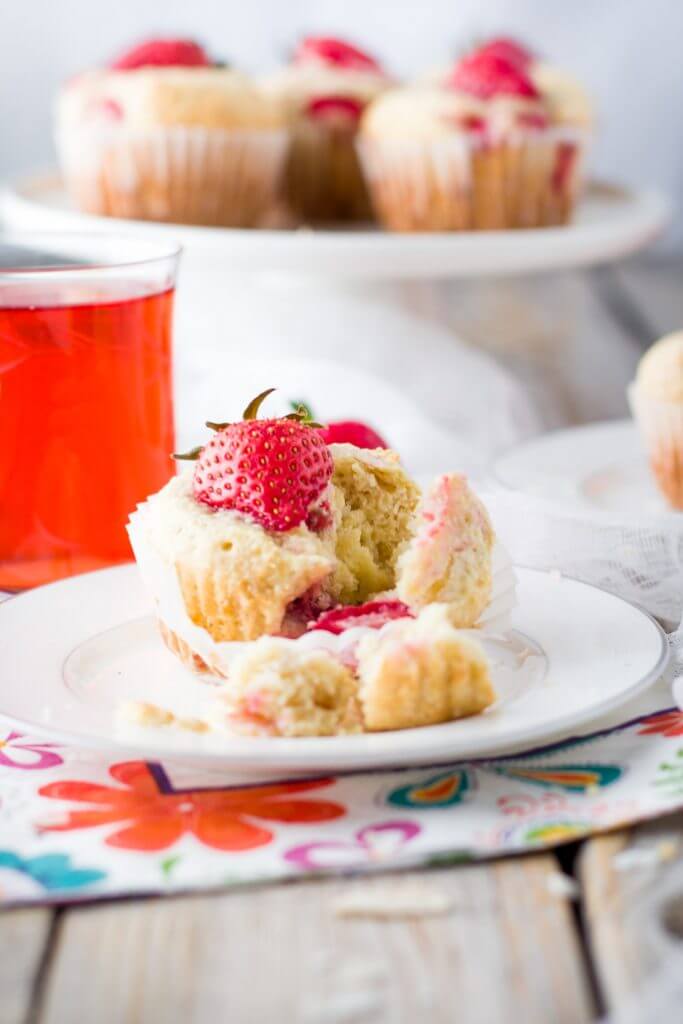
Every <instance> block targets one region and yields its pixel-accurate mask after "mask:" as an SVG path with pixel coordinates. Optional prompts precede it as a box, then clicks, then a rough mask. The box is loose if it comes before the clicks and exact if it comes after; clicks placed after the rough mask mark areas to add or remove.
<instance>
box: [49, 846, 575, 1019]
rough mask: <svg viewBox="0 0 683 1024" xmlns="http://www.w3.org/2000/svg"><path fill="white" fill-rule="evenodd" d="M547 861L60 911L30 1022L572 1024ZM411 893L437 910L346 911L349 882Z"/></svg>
mask: <svg viewBox="0 0 683 1024" xmlns="http://www.w3.org/2000/svg"><path fill="white" fill-rule="evenodd" d="M555 871H556V862H555V860H554V858H553V857H551V856H539V857H535V858H533V859H524V860H517V861H514V862H513V861H511V862H508V863H502V864H499V865H496V866H491V867H487V866H472V867H463V868H458V869H451V870H442V871H432V872H414V873H410V874H404V875H398V876H397V875H391V876H383V877H382V878H381V879H376V880H368V879H362V880H358V881H329V882H308V883H301V884H294V885H286V886H279V887H276V888H267V889H260V890H247V891H242V892H236V893H233V894H224V895H214V896H204V897H199V898H193V899H191V898H188V899H183V900H180V899H165V900H161V901H156V902H150V903H146V904H141V903H132V904H123V905H111V906H107V907H101V908H95V909H72V910H69V911H68V912H67V913H66V915H65V920H64V922H63V927H62V928H61V930H60V937H59V944H58V948H57V950H56V954H55V957H54V960H53V964H52V970H51V973H50V977H49V979H48V982H47V987H46V998H45V1001H44V1004H43V1013H42V1015H41V1017H40V1021H41V1024H67V1022H68V1024H71V1021H72V1020H73V1016H72V1014H73V1008H74V1006H78V1007H79V1014H80V1017H81V1019H83V1020H97V1021H98V1024H113V1022H116V1024H119V1022H121V1024H123V1022H125V1024H127V1022H133V1021H148V1020H149V1021H151V1020H155V1021H156V1020H158V1021H164V1024H175V1022H178V1024H180V1022H183V1024H215V1022H216V1021H217V1020H230V1021H239V1022H240V1024H242V1022H246V1024H248V1022H252V1021H253V1022H259V1024H261V1022H265V1021H287V1022H288V1024H289V1022H299V1021H300V1022H302V1024H331V1022H340V1024H341V1022H346V1021H354V1022H356V1021H359V1022H365V1021H372V1022H373V1024H375V1022H377V1024H384V1022H392V1024H394V1022H398V1024H400V1022H406V1024H407V1022H410V1024H414V1022H416V1021H426V1020H429V1021H430V1022H434V1024H439V1022H446V1021H448V1022H450V1021H453V1020H457V1021H458V1022H459V1024H470V1022H473V1024H480V1022H481V1024H491V1022H493V1021H495V1022H496V1024H505V1022H507V1021H510V1022H514V1024H519V1022H520V1021H524V1022H525V1024H536V1022H538V1024H549V1022H550V1021H551V1020H552V1021H553V1022H554V1024H563V1022H567V1024H570V1022H571V1024H579V1022H581V1021H585V1020H588V1019H590V1017H591V1006H590V996H589V992H588V987H587V984H586V979H585V977H584V972H583V966H582V961H581V955H580V951H579V948H578V943H577V938H576V935H575V932H574V925H573V920H572V917H571V911H570V909H569V907H568V905H567V902H566V899H565V898H564V897H562V896H558V895H554V894H553V893H552V892H551V890H550V888H549V887H548V885H547V879H548V876H549V875H550V874H552V873H553V872H555ZM415 880H418V881H419V882H420V884H422V885H423V886H424V885H427V886H434V887H437V888H438V889H439V890H441V891H442V893H443V894H445V895H446V896H447V897H448V899H449V900H450V902H451V910H450V911H449V912H448V913H447V914H445V915H443V916H423V917H413V918H409V919H404V920H376V919H363V918H360V919H359V918H352V919H347V918H342V917H340V916H338V915H336V914H335V912H334V909H333V904H334V900H335V898H336V897H338V896H339V894H340V893H342V892H345V891H346V890H347V888H348V886H368V885H374V886H376V885H382V886H386V885H387V883H389V884H391V885H394V886H401V885H403V886H405V885H410V884H413V883H414V881H415Z"/></svg>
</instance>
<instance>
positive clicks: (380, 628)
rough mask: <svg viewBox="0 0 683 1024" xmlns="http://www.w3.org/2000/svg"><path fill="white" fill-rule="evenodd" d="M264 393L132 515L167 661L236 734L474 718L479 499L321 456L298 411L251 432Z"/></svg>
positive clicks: (485, 595)
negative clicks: (194, 677) (212, 684)
mask: <svg viewBox="0 0 683 1024" xmlns="http://www.w3.org/2000/svg"><path fill="white" fill-rule="evenodd" d="M268 393H269V392H264V394H263V395H260V396H258V398H257V399H255V400H254V401H253V402H252V403H251V404H250V405H249V406H248V407H247V409H246V410H245V414H244V418H243V420H242V421H240V422H236V423H221V424H209V426H210V427H211V428H212V429H213V430H214V434H213V436H212V437H211V439H210V440H209V441H208V443H207V444H205V445H204V446H203V447H201V448H198V449H195V450H194V451H193V452H191V453H188V454H189V458H190V459H191V460H193V461H194V462H195V466H194V469H193V470H190V469H186V470H185V471H183V472H181V473H180V474H179V475H178V476H176V477H174V478H173V479H172V480H171V481H170V482H169V483H168V484H167V485H166V486H165V487H164V488H162V490H161V491H160V492H158V493H157V494H155V495H152V496H151V497H150V498H149V499H148V500H147V501H146V502H144V503H143V504H142V505H140V506H139V507H138V509H137V511H136V512H134V513H133V515H132V516H131V519H130V523H129V534H130V537H131V542H132V545H133V549H134V552H135V556H136V559H137V562H138V566H139V569H140V572H141V575H142V577H143V580H144V582H145V583H146V584H147V586H148V588H149V590H150V591H151V593H152V595H153V596H154V599H155V601H156V607H157V615H158V618H159V621H160V624H161V631H162V635H163V636H164V639H165V640H166V643H167V645H168V646H169V648H170V649H171V650H172V651H173V653H174V654H176V655H177V656H178V657H179V658H180V659H181V660H182V661H183V662H184V664H185V665H186V666H188V667H189V668H191V669H193V670H194V671H199V672H203V673H205V674H209V675H212V676H214V677H215V678H217V679H219V680H221V681H222V683H223V686H222V690H221V694H222V703H223V705H224V708H223V710H221V713H220V715H219V719H220V721H221V723H222V724H223V725H225V723H229V724H231V726H232V727H237V728H240V729H241V730H242V731H245V730H246V731H256V732H259V731H265V732H267V733H270V734H277V735H329V734H332V733H336V732H354V731H360V730H374V729H388V728H403V727H407V726H408V725H420V724H427V723H433V722H437V721H445V720H447V719H449V718H453V717H460V716H461V715H465V714H473V713H475V712H477V711H480V710H483V708H484V707H486V706H488V704H490V703H491V701H492V700H493V691H492V688H491V683H490V679H489V676H488V670H487V668H486V659H485V656H484V654H483V652H482V649H481V647H480V645H479V644H478V642H477V640H476V639H472V637H471V636H465V635H463V634H462V632H461V631H462V630H463V629H473V628H477V627H478V626H479V625H480V624H481V623H482V620H483V619H484V618H485V613H486V610H487V608H488V606H489V604H490V602H491V596H492V591H493V580H494V562H493V545H494V540H495V537H494V532H493V529H492V527H491V523H490V521H489V518H488V515H487V513H486V510H485V509H484V507H483V505H482V504H481V502H480V501H479V500H478V499H477V498H476V496H475V495H474V494H473V493H472V491H471V490H470V488H469V486H468V485H467V482H466V480H465V479H464V478H463V477H461V476H459V475H457V474H446V475H444V476H442V477H440V478H439V479H438V480H436V481H435V483H434V484H433V486H432V487H431V488H430V489H429V490H428V491H426V492H425V494H424V495H423V494H421V493H420V490H419V488H418V487H417V485H416V484H415V483H414V482H413V481H412V480H411V479H410V477H409V476H408V475H407V473H406V472H405V470H404V469H403V467H402V466H401V464H400V460H399V458H398V456H397V455H396V453H395V452H392V451H389V450H386V449H382V448H377V449H362V448H358V447H356V446H354V445H351V444H334V443H333V444H329V445H328V444H327V443H326V441H325V437H324V431H323V428H320V427H319V425H318V424H314V423H312V422H311V421H310V420H309V419H308V418H307V414H306V413H305V412H304V411H301V412H299V413H295V414H292V415H291V416H289V417H283V418H280V419H258V418H257V414H258V409H259V406H260V404H261V402H262V401H263V399H264V398H265V396H266V395H267V394H268ZM475 635H476V634H475ZM397 666H400V667H397ZM392 692H393V694H394V696H393V697H392ZM392 702H393V703H392ZM226 705H227V709H226V708H225V706H226ZM392 708H393V710H392Z"/></svg>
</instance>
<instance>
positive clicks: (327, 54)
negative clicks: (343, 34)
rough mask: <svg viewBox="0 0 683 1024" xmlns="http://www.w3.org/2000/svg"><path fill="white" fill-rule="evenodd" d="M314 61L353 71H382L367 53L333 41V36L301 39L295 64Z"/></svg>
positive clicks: (341, 42) (336, 40)
mask: <svg viewBox="0 0 683 1024" xmlns="http://www.w3.org/2000/svg"><path fill="white" fill-rule="evenodd" d="M308 61H316V62H320V63H323V64H330V65H332V66H335V67H340V68H348V69H350V70H354V71H376V72H380V73H381V71H382V69H381V67H380V65H379V64H378V62H377V61H376V60H375V59H374V57H371V56H370V54H369V53H364V51H363V50H359V49H358V47H357V46H352V45H351V43H346V42H344V40H343V39H335V38H334V37H333V36H307V37H306V38H305V39H302V40H301V42H300V43H299V46H298V47H297V50H296V53H295V54H294V63H295V64H305V63H307V62H308Z"/></svg>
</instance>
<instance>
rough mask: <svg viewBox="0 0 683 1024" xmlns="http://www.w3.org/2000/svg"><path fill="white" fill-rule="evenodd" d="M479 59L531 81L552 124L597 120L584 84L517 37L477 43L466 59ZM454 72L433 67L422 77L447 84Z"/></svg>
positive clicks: (587, 124)
mask: <svg viewBox="0 0 683 1024" xmlns="http://www.w3.org/2000/svg"><path fill="white" fill-rule="evenodd" d="M472 58H476V60H477V61H478V62H480V63H481V61H482V60H484V61H485V62H490V61H491V60H492V59H493V60H498V61H503V62H504V63H507V64H512V65H513V67H514V68H516V69H517V70H521V71H522V72H524V73H525V75H526V76H528V78H529V79H530V80H531V82H532V84H533V85H534V86H535V88H536V90H537V91H538V92H539V93H540V95H541V97H542V99H543V100H544V101H545V103H546V105H547V107H548V110H549V113H550V117H551V120H552V122H553V123H555V124H558V125H563V126H568V127H570V126H575V127H577V128H587V127H590V126H591V125H592V124H593V122H594V120H595V112H594V106H593V102H592V100H591V99H590V97H589V95H588V93H587V92H586V90H585V89H584V88H583V86H582V85H581V83H580V82H579V81H578V80H577V79H576V78H575V77H574V76H573V75H571V74H568V73H567V72H566V71H565V70H563V69H562V68H558V67H557V66H556V65H555V64H551V63H549V62H547V61H545V60H540V59H539V58H538V57H537V56H536V54H535V53H534V52H533V51H532V50H530V49H529V48H528V47H527V46H525V45H523V44H522V43H520V42H519V41H518V40H516V39H510V38H503V37H501V38H496V39H490V40H488V41H487V42H485V43H483V44H481V45H480V46H478V47H477V48H476V49H475V50H473V51H471V52H470V53H469V54H468V55H467V56H466V57H465V59H464V63H467V62H471V60H472ZM452 74H453V67H452V66H449V67H443V66H441V67H437V68H432V69H431V70H430V71H428V72H427V73H426V74H425V75H424V76H423V78H422V82H423V84H425V85H427V84H431V85H433V86H434V85H445V84H446V83H447V82H448V80H449V77H450V76H451V75H452Z"/></svg>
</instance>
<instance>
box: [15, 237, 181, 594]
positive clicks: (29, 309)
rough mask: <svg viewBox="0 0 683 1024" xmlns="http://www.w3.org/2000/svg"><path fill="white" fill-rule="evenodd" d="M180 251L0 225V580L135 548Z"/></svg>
mask: <svg viewBox="0 0 683 1024" xmlns="http://www.w3.org/2000/svg"><path fill="white" fill-rule="evenodd" d="M178 255H179V251H178V249H177V248H176V247H174V246H171V245H168V244H163V243H159V242H157V241H140V240H136V241H132V240H128V239H123V238H121V239H119V238H115V237H114V238H113V237H110V236H107V235H91V236H89V235H83V236H77V235H38V234H30V233H26V234H0V590H6V591H15V590H22V589H24V588H26V587H33V586H37V585H38V584H41V583H48V582H50V581H52V580H56V579H59V578H61V577H63V576H69V575H72V574H74V573H81V572H89V571H90V570H93V569H100V568H103V567H104V566H109V565H115V564H117V563H119V562H125V561H128V560H129V559H130V558H131V557H132V555H131V551H130V548H129V546H128V538H127V535H126V531H125V525H126V521H127V518H128V514H129V513H130V512H131V511H132V509H134V508H135V505H136V503H137V502H139V501H141V500H142V499H144V498H145V497H146V496H147V495H148V494H150V493H151V492H153V491H156V490H158V489H159V487H161V486H162V485H163V484H164V483H165V482H166V481H167V480H168V479H169V478H170V476H171V475H172V473H173V463H172V460H171V458H170V453H171V452H172V451H173V449H174V436H173V395H172V362H171V357H172V353H171V328H172V310H173V292H174V287H175V278H176V271H177V265H178Z"/></svg>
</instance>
